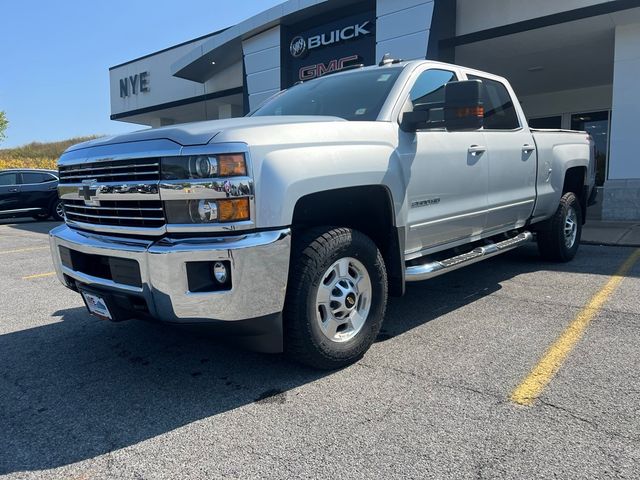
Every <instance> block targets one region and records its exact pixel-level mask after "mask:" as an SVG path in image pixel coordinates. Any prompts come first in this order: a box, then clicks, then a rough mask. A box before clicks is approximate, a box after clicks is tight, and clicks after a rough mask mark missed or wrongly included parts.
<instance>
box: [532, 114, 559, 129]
mask: <svg viewBox="0 0 640 480" xmlns="http://www.w3.org/2000/svg"><path fill="white" fill-rule="evenodd" d="M529 127H531V128H550V129H554V130H559V129H561V128H562V115H555V116H553V117H542V118H531V119H529Z"/></svg>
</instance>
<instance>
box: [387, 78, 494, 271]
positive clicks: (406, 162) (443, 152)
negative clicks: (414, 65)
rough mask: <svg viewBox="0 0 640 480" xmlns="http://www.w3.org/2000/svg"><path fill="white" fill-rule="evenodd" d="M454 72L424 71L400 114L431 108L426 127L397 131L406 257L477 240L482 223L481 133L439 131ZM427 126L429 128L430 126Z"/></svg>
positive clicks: (484, 172) (484, 173)
mask: <svg viewBox="0 0 640 480" xmlns="http://www.w3.org/2000/svg"><path fill="white" fill-rule="evenodd" d="M458 79H459V77H458V74H457V72H454V71H452V70H446V69H441V68H438V69H436V68H429V69H427V70H425V71H423V72H422V73H421V74H420V75H419V76H418V78H417V79H416V81H415V83H414V85H413V87H412V89H411V93H410V94H409V99H408V100H407V104H406V105H405V108H404V111H409V110H411V109H413V108H416V106H418V108H420V106H424V105H433V106H435V107H436V108H434V109H433V110H429V111H430V121H429V122H428V123H427V128H425V129H422V130H419V131H417V132H404V131H402V130H400V146H399V153H400V157H401V162H402V166H403V169H405V176H406V178H407V196H408V198H407V204H408V205H407V207H408V224H407V238H406V250H405V254H406V259H407V260H410V259H412V258H416V257H419V256H421V255H423V254H426V253H428V252H429V250H440V249H443V248H447V247H446V246H449V247H451V246H454V245H455V244H462V243H465V242H467V241H469V240H470V239H477V238H479V237H480V235H481V234H482V231H483V229H484V225H485V222H486V209H487V195H488V182H489V168H488V158H487V151H486V147H485V145H486V142H485V137H484V134H483V133H482V131H481V130H478V131H455V132H449V131H447V130H445V129H444V128H443V120H444V116H443V113H442V110H440V111H438V108H437V106H438V105H442V106H443V105H444V87H445V85H446V84H447V83H448V82H452V81H457V80H458ZM430 124H432V125H430Z"/></svg>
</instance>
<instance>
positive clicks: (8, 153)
mask: <svg viewBox="0 0 640 480" xmlns="http://www.w3.org/2000/svg"><path fill="white" fill-rule="evenodd" d="M94 138H98V136H91V137H78V138H70V139H68V140H62V141H60V142H46V143H40V142H32V143H29V144H27V145H23V146H21V147H16V148H4V149H0V169H3V168H51V169H55V168H56V161H57V160H58V157H59V156H60V155H62V152H64V151H65V150H66V149H67V148H69V147H70V146H71V145H74V144H76V143H80V142H85V141H87V140H93V139H94Z"/></svg>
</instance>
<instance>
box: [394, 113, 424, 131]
mask: <svg viewBox="0 0 640 480" xmlns="http://www.w3.org/2000/svg"><path fill="white" fill-rule="evenodd" d="M429 116H430V115H429V110H414V111H412V112H404V113H403V114H402V123H401V124H400V128H401V129H402V130H404V131H405V132H417V131H418V130H420V129H421V128H424V127H425V125H426V124H427V122H428V121H429Z"/></svg>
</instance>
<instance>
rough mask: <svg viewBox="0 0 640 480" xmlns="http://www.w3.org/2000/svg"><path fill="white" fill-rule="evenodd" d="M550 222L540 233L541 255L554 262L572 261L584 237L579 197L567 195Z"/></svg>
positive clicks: (562, 199)
mask: <svg viewBox="0 0 640 480" xmlns="http://www.w3.org/2000/svg"><path fill="white" fill-rule="evenodd" d="M548 222H549V223H548V225H546V227H547V228H545V229H544V230H541V231H539V232H538V251H539V252H540V255H541V256H542V258H544V259H546V260H551V261H554V262H568V261H570V260H572V259H573V257H575V256H576V252H577V251H578V247H579V246H580V237H581V236H582V208H581V207H580V202H579V201H578V197H576V195H575V194H574V193H572V192H567V193H565V194H564V195H563V196H562V198H561V199H560V205H558V210H556V213H555V214H554V215H553V217H551V218H550V219H549V220H548Z"/></svg>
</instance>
